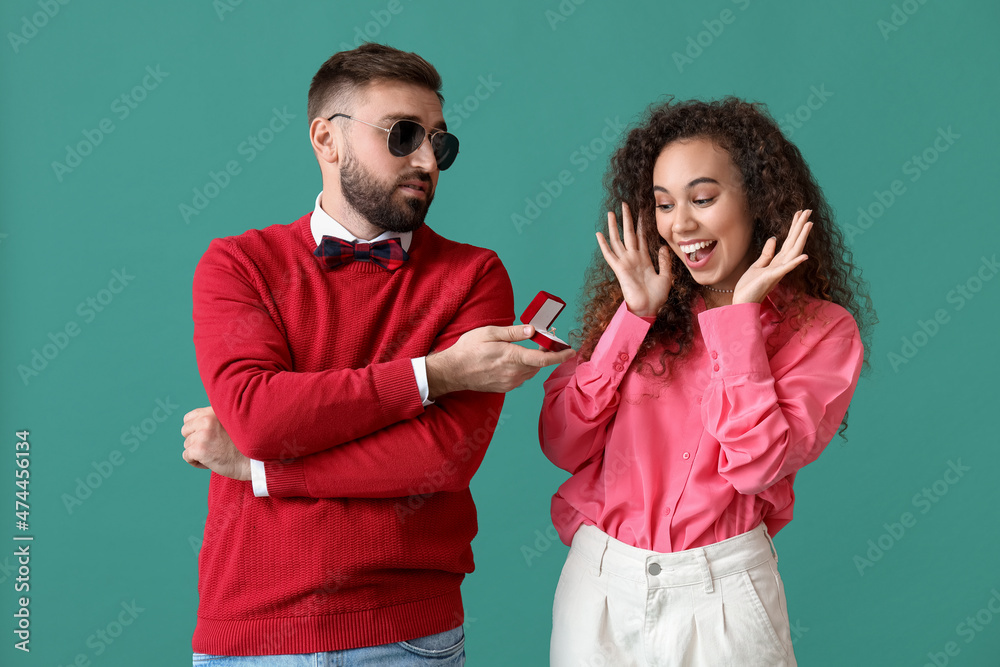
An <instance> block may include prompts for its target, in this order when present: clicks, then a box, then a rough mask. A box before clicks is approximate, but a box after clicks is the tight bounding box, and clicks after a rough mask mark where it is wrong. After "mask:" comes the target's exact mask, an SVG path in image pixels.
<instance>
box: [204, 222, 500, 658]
mask: <svg viewBox="0 0 1000 667" xmlns="http://www.w3.org/2000/svg"><path fill="white" fill-rule="evenodd" d="M310 216H311V214H308V215H305V216H303V217H302V218H300V219H299V220H297V221H295V222H294V223H292V224H290V225H274V226H271V227H267V228H265V229H262V230H257V229H252V230H250V231H248V232H246V233H244V234H241V235H240V236H235V237H229V238H223V239H216V240H214V241H212V243H211V244H210V245H209V247H208V250H207V251H206V252H205V255H204V256H203V257H202V259H201V261H200V262H199V264H198V267H197V269H196V270H195V275H194V344H195V351H196V353H197V358H198V370H199V372H200V374H201V378H202V381H203V382H204V384H205V389H206V391H207V393H208V397H209V400H210V401H211V403H212V407H213V408H214V409H215V412H216V414H217V415H218V418H219V420H220V421H221V423H222V425H223V426H224V427H225V428H226V430H227V431H228V432H229V434H230V436H232V439H233V443H234V444H235V445H236V447H237V448H238V449H239V450H240V451H241V452H242V453H243V454H245V455H246V456H248V457H250V458H253V459H258V460H263V461H265V468H266V474H267V487H268V491H269V493H270V496H271V497H267V498H257V497H255V496H254V495H253V490H252V486H251V483H250V482H242V481H236V480H232V479H228V478H226V477H222V476H220V475H216V474H212V477H211V483H210V485H209V491H208V508H209V512H208V519H207V521H206V524H205V537H204V541H203V543H202V548H201V554H200V556H199V563H198V570H199V581H198V591H199V594H200V598H201V601H200V605H199V608H198V624H197V627H196V629H195V633H194V641H193V647H194V650H195V651H196V652H199V653H208V654H216V655H270V654H282V653H313V652H318V651H333V650H340V649H345V648H356V647H361V646H371V645H376V644H383V643H388V642H395V641H402V640H406V639H412V638H415V637H421V636H425V635H429V634H433V633H437V632H443V631H445V630H449V629H451V628H454V627H456V626H458V625H459V624H461V623H462V621H463V611H462V600H461V595H460V591H459V586H460V584H461V583H462V580H463V578H464V577H465V574H466V573H468V572H472V570H473V561H472V548H471V546H470V543H471V541H472V538H473V537H474V536H475V534H476V531H477V523H476V509H475V505H474V504H473V502H472V496H471V494H470V492H469V481H470V479H471V478H472V475H473V474H474V473H475V472H476V469H477V468H478V467H479V464H480V463H481V462H482V460H483V456H484V454H485V453H486V446H487V445H488V443H489V440H490V438H491V437H492V435H493V430H494V428H495V427H496V424H497V422H498V418H499V414H500V409H501V407H502V405H503V394H485V393H478V392H470V391H464V392H455V393H452V394H448V395H446V396H443V397H441V398H439V399H438V400H437V401H436V403H434V404H433V405H430V406H428V407H427V408H424V407H423V406H422V404H421V400H420V394H419V390H418V389H417V383H416V379H415V378H414V374H413V367H412V364H411V361H410V359H411V358H415V357H421V356H425V355H426V354H428V353H429V352H431V351H434V350H441V349H444V348H447V347H449V346H450V345H452V344H453V343H454V342H455V341H456V340H457V339H458V337H459V336H460V335H461V334H463V333H465V332H466V331H469V330H470V329H474V328H476V327H480V326H484V325H498V326H507V325H510V324H511V323H512V322H513V320H514V298H513V293H512V290H511V284H510V278H509V277H508V275H507V272H506V270H505V269H504V267H503V264H502V263H501V262H500V259H499V258H498V257H497V255H496V254H495V253H494V252H492V251H490V250H485V249H482V248H476V247H474V246H470V245H465V244H461V243H455V242H453V241H449V240H447V239H445V238H443V237H441V236H439V235H438V234H436V233H435V232H434V231H432V230H431V229H429V228H428V227H426V226H424V227H421V228H420V229H419V230H417V231H416V232H414V234H413V238H412V242H411V245H410V249H409V254H410V259H409V261H407V262H406V263H405V264H404V265H403V266H402V267H401V268H399V269H397V270H396V271H394V272H389V271H385V270H383V269H382V268H380V267H378V266H376V265H375V264H372V263H370V262H354V263H351V264H348V265H345V266H341V267H339V268H336V269H334V270H326V269H324V268H323V267H322V266H321V265H320V263H319V260H317V259H316V258H315V257H314V256H313V254H312V252H313V250H314V249H315V247H316V244H315V241H314V240H313V238H312V235H311V232H310V228H309V220H310ZM418 494H420V495H418Z"/></svg>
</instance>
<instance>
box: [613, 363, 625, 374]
mask: <svg viewBox="0 0 1000 667" xmlns="http://www.w3.org/2000/svg"><path fill="white" fill-rule="evenodd" d="M612 368H614V369H615V370H616V371H617V372H619V373H621V372H622V371H623V370H625V367H624V366H622V365H621V364H618V363H616V364H615V365H614V366H612Z"/></svg>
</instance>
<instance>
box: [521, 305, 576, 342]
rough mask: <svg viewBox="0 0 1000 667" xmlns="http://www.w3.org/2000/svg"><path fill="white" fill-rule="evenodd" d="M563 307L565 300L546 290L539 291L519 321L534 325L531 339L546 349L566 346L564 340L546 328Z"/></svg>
mask: <svg viewBox="0 0 1000 667" xmlns="http://www.w3.org/2000/svg"><path fill="white" fill-rule="evenodd" d="M565 307H566V302H565V301H563V300H562V299H560V298H559V297H557V296H555V295H553V294H549V293H548V292H539V293H538V294H537V295H536V296H535V298H534V299H532V300H531V303H530V304H528V307H527V308H525V309H524V312H523V313H521V321H522V322H524V323H525V324H530V325H531V326H533V327H535V334H534V335H533V336H532V337H531V340H532V341H534V342H536V343H538V344H539V345H541V346H542V347H544V348H546V349H548V350H552V349H563V350H564V349H566V348H568V347H569V344H568V343H566V341H564V340H562V339H560V338H559V337H558V336H556V335H555V334H553V333H552V332H551V331H549V330H548V329H549V327H550V326H552V323H553V322H554V321H555V319H556V318H557V317H558V316H559V313H561V312H562V310H563V308H565Z"/></svg>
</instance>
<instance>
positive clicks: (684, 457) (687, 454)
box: [681, 452, 691, 461]
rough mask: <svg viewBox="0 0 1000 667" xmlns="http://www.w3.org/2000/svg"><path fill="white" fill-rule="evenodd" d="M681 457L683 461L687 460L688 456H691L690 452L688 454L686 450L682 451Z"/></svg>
mask: <svg viewBox="0 0 1000 667" xmlns="http://www.w3.org/2000/svg"><path fill="white" fill-rule="evenodd" d="M681 458H682V459H684V460H685V461H687V460H688V459H689V458H691V454H689V453H688V452H684V453H683V454H682V455H681Z"/></svg>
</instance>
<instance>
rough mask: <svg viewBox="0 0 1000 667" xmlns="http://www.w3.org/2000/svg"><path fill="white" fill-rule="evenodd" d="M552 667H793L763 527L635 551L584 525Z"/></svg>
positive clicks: (564, 580) (555, 626)
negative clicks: (669, 549) (687, 545)
mask: <svg viewBox="0 0 1000 667" xmlns="http://www.w3.org/2000/svg"><path fill="white" fill-rule="evenodd" d="M550 664H551V665H552V666H553V667H581V666H587V667H599V666H608V667H630V666H633V665H634V666H637V667H639V666H641V667H681V666H683V667H701V666H705V667H758V666H759V667H794V666H795V664H796V663H795V655H794V654H793V652H792V641H791V635H790V631H789V624H788V608H787V606H786V604H785V589H784V585H783V584H782V582H781V577H780V575H779V574H778V557H777V552H776V551H775V550H774V544H773V543H772V542H771V538H770V536H769V535H768V534H767V529H766V528H765V526H764V524H761V525H759V526H757V527H756V528H754V529H753V530H751V531H749V532H747V533H744V534H742V535H737V536H736V537H732V538H729V539H727V540H723V541H722V542H718V543H716V544H712V545H709V546H707V547H697V548H694V549H687V550H685V551H678V552H675V553H666V554H664V553H659V552H656V551H647V550H645V549H639V548H636V547H633V546H630V545H627V544H625V543H623V542H619V541H618V540H616V539H614V538H612V537H609V536H608V535H606V534H605V533H604V532H602V531H601V530H600V529H598V528H596V527H594V526H588V525H583V526H581V527H580V528H579V530H577V532H576V534H575V535H574V536H573V544H572V546H571V547H570V550H569V554H568V555H567V557H566V564H565V565H564V566H563V570H562V575H561V576H560V577H559V583H558V585H557V586H556V594H555V603H554V605H553V609H552V643H551V647H550Z"/></svg>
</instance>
